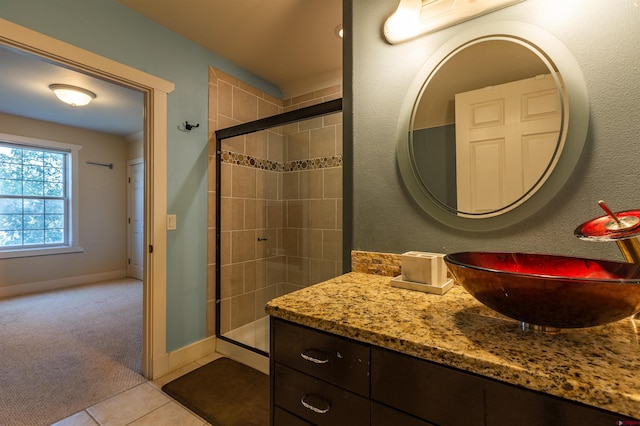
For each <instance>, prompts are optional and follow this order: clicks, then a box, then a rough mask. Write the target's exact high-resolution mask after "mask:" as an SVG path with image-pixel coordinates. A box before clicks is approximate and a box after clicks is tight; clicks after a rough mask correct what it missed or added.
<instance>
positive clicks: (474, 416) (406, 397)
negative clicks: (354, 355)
mask: <svg viewBox="0 0 640 426" xmlns="http://www.w3.org/2000/svg"><path fill="white" fill-rule="evenodd" d="M371 399H374V400H376V401H379V402H382V403H384V404H386V405H388V406H391V407H395V408H397V409H399V410H402V411H404V412H406V413H409V414H412V415H414V416H416V417H419V418H421V419H424V420H425V421H428V422H432V423H435V424H440V425H447V426H454V425H464V426H468V425H483V424H484V390H483V385H482V380H481V379H480V378H478V377H475V376H471V375H469V374H465V373H463V372H460V371H457V370H454V369H452V368H448V367H443V366H440V365H436V364H434V363H431V362H428V361H424V360H421V359H418V358H414V357H411V356H408V355H403V354H400V353H397V352H392V351H389V350H386V349H379V348H372V350H371Z"/></svg>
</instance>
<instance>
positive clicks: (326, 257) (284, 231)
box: [215, 99, 343, 355]
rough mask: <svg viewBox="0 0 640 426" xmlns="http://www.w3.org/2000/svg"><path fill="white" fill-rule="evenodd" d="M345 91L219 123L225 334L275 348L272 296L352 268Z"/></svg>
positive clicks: (257, 347)
mask: <svg viewBox="0 0 640 426" xmlns="http://www.w3.org/2000/svg"><path fill="white" fill-rule="evenodd" d="M342 208H343V205H342V99H337V100H333V101H328V102H324V103H321V104H318V105H313V106H310V107H305V108H301V109H297V110H293V111H289V112H285V113H282V114H278V115H275V116H271V117H268V118H265V119H260V120H257V121H253V122H249V123H244V124H240V125H237V126H233V127H228V128H226V129H221V130H218V131H216V234H215V235H216V263H215V265H216V267H215V273H216V336H217V337H218V338H219V339H223V340H226V341H229V342H231V343H233V344H235V345H239V346H241V347H244V348H245V349H250V350H252V351H254V352H257V353H260V354H263V355H268V350H269V320H268V317H267V315H266V314H265V312H264V306H265V304H266V302H268V301H269V300H270V299H272V298H274V297H277V296H280V295H283V294H286V293H289V292H291V291H295V290H298V289H301V288H303V287H307V286H309V285H312V284H315V283H318V282H321V281H324V280H327V279H329V278H332V277H335V276H337V275H340V274H342Z"/></svg>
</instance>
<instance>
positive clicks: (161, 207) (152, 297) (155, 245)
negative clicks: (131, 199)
mask: <svg viewBox="0 0 640 426" xmlns="http://www.w3.org/2000/svg"><path fill="white" fill-rule="evenodd" d="M0 43H1V44H5V45H8V46H10V47H13V48H16V49H20V50H22V51H25V52H28V53H31V54H35V55H37V56H40V57H43V58H46V59H49V60H51V61H54V62H57V63H61V64H63V65H66V66H69V67H71V68H74V69H76V70H78V71H81V72H84V73H87V74H91V75H93V76H95V77H99V78H102V79H104V80H107V81H110V82H113V83H117V84H120V85H124V86H127V87H130V88H132V89H136V90H139V91H141V92H143V93H144V108H145V120H144V130H143V132H144V163H145V188H144V221H145V223H144V244H145V247H147V250H145V255H144V276H143V296H142V299H143V301H142V374H143V375H144V376H145V377H147V378H149V379H155V378H158V377H160V376H162V375H164V374H166V373H167V372H169V362H168V359H169V357H168V354H167V350H166V328H167V326H166V294H167V291H166V287H167V271H166V252H167V247H166V246H167V244H166V240H167V237H166V231H165V229H166V212H167V207H166V206H167V176H166V170H167V155H166V151H167V149H166V148H167V94H168V93H171V92H172V91H173V90H174V88H175V85H174V84H173V83H172V82H169V81H166V80H163V79H160V78H158V77H155V76H153V75H151V74H147V73H145V72H142V71H140V70H137V69H135V68H132V67H129V66H127V65H124V64H121V63H119V62H116V61H113V60H111V59H108V58H105V57H103V56H100V55H97V54H95V53H92V52H89V51H87V50H84V49H81V48H79V47H76V46H73V45H71V44H69V43H65V42H63V41H60V40H57V39H55V38H52V37H49V36H46V35H44V34H41V33H38V32H36V31H33V30H31V29H28V28H26V27H23V26H20V25H17V24H15V23H13V22H10V21H7V20H4V19H2V18H0Z"/></svg>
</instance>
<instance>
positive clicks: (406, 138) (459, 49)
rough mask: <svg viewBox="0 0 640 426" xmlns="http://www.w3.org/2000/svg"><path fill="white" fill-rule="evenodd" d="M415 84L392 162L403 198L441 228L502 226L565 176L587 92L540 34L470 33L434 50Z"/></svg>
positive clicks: (505, 28)
mask: <svg viewBox="0 0 640 426" xmlns="http://www.w3.org/2000/svg"><path fill="white" fill-rule="evenodd" d="M497 27H502V28H501V29H500V30H498V29H497ZM489 29H490V32H487V30H489ZM418 85H419V87H418ZM414 86H416V87H415V88H414V89H413V91H412V93H413V96H411V95H409V96H408V102H411V106H410V112H409V113H408V114H409V119H408V120H407V122H406V128H404V132H402V135H401V136H400V143H399V146H398V161H399V165H400V171H401V173H402V177H403V179H404V181H405V183H406V184H407V188H408V189H409V191H410V193H411V195H412V196H413V197H414V199H416V201H417V202H418V204H420V205H421V206H422V207H423V208H425V210H427V211H428V212H429V213H430V214H431V215H432V216H434V217H435V218H436V219H438V220H440V221H441V222H444V223H446V224H448V225H450V226H453V227H457V228H460V229H469V230H486V229H498V228H501V227H505V226H509V225H511V224H513V223H515V222H517V221H519V220H522V219H524V218H525V217H526V216H528V215H530V214H532V213H533V212H535V211H536V210H537V209H538V208H540V207H542V206H543V205H544V204H545V203H546V202H548V201H549V200H550V199H551V198H552V197H553V195H555V193H556V192H557V191H558V190H559V189H560V188H561V187H562V185H563V184H564V183H565V182H566V179H567V178H568V177H569V175H570V174H571V172H572V171H573V168H574V167H575V165H576V163H577V160H578V158H579V156H580V153H581V151H582V147H583V145H584V139H585V136H586V130H587V124H588V101H587V97H586V85H585V83H584V79H583V77H582V75H581V72H580V69H579V67H578V65H577V63H575V60H573V58H572V56H571V54H570V53H569V52H568V51H567V50H566V48H564V46H563V45H562V44H561V43H560V42H559V41H558V40H557V39H555V38H553V37H551V36H550V35H548V34H546V33H544V32H543V31H541V30H539V29H537V28H535V27H531V26H529V25H526V24H520V23H500V25H496V24H495V23H494V24H492V25H491V26H490V27H489V26H483V27H480V28H474V29H473V30H470V31H468V32H467V33H465V34H462V35H460V36H458V37H456V38H454V39H453V40H451V41H450V42H449V43H447V44H446V45H445V46H443V48H442V49H440V50H438V52H436V54H434V56H433V57H432V58H430V60H429V61H428V63H427V65H426V66H425V68H424V69H423V70H422V71H421V73H419V76H418V78H417V79H416V82H414ZM416 93H417V95H416Z"/></svg>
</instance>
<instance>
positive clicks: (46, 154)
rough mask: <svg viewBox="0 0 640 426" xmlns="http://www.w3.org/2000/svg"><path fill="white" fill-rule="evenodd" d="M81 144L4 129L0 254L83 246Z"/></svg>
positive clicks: (0, 151)
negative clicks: (14, 133) (79, 172)
mask: <svg viewBox="0 0 640 426" xmlns="http://www.w3.org/2000/svg"><path fill="white" fill-rule="evenodd" d="M79 149H80V147H79V146H77V145H71V144H63V143H59V142H52V141H45V140H39V139H33V138H25V137H20V136H12V135H2V134H0V258H6V257H23V256H34V255H46V254H58V253H67V252H74V251H81V249H80V248H79V247H78V246H77V243H76V240H77V229H78V227H77V204H78V203H77V197H75V194H76V193H77V185H76V184H75V182H77V178H76V175H77V173H76V172H75V169H76V166H77V156H78V155H77V152H78V150H79Z"/></svg>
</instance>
